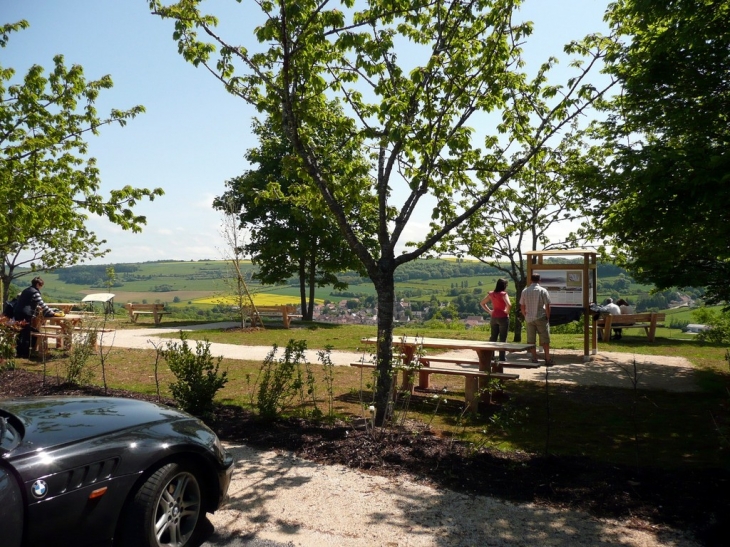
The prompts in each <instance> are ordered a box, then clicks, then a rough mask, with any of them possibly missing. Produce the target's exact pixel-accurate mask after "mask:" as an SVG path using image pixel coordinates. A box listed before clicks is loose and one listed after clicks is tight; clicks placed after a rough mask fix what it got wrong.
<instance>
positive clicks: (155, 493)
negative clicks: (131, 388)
mask: <svg viewBox="0 0 730 547" xmlns="http://www.w3.org/2000/svg"><path fill="white" fill-rule="evenodd" d="M232 472H233V459H232V457H231V456H230V455H229V454H228V453H227V452H226V451H225V450H224V449H223V447H222V446H221V444H220V441H219V440H218V437H217V436H216V434H215V433H213V431H211V430H210V429H209V428H208V427H207V426H205V425H204V424H203V423H202V422H201V421H199V420H198V419H196V418H194V417H192V416H190V415H188V414H186V413H184V412H181V411H178V410H175V409H172V408H168V407H165V406H163V405H158V404H153V403H147V402H142V401H136V400H132V399H118V398H106V397H35V398H23V399H5V400H0V545H2V546H3V547H20V546H23V547H31V546H35V545H43V546H56V545H58V546H66V545H69V546H70V545H73V546H85V545H114V546H115V547H131V546H134V547H148V546H149V547H163V546H174V547H184V546H187V545H191V544H193V542H195V541H197V537H196V536H197V533H196V532H198V531H199V529H200V528H201V526H200V525H201V522H203V521H204V520H205V513H206V512H213V511H215V510H216V509H218V507H220V505H221V504H222V503H223V501H224V499H225V497H226V492H227V490H228V484H229V482H230V479H231V474H232Z"/></svg>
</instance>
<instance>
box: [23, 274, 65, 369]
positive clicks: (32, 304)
mask: <svg viewBox="0 0 730 547" xmlns="http://www.w3.org/2000/svg"><path fill="white" fill-rule="evenodd" d="M44 284H45V283H44V281H43V279H41V278H40V277H34V278H33V280H32V281H31V282H30V287H28V288H27V289H25V290H24V291H23V292H21V293H20V296H18V300H17V301H16V302H15V305H14V306H13V317H14V318H15V320H16V321H25V325H23V327H22V328H21V329H20V332H19V333H18V341H17V345H16V356H17V357H21V358H26V359H27V358H28V357H30V345H31V333H32V332H38V331H37V329H34V328H33V326H32V322H33V318H34V317H36V316H39V315H41V314H42V315H43V316H44V317H54V316H55V314H54V313H53V311H51V308H49V307H48V306H47V305H46V303H45V302H43V297H42V296H41V288H42V287H43V285H44Z"/></svg>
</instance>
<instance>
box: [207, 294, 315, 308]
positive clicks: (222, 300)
mask: <svg viewBox="0 0 730 547" xmlns="http://www.w3.org/2000/svg"><path fill="white" fill-rule="evenodd" d="M252 296H253V302H254V304H255V305H257V306H283V305H285V304H291V305H293V306H297V305H299V301H298V300H297V299H296V298H294V297H292V296H287V295H281V294H269V293H256V294H253V295H252ZM193 302H194V303H195V304H226V305H230V306H235V305H237V300H236V298H235V297H234V296H231V295H220V296H209V297H207V298H197V299H195V300H193ZM315 302H317V303H318V304H321V303H322V302H323V301H322V300H315Z"/></svg>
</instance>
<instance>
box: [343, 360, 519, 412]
mask: <svg viewBox="0 0 730 547" xmlns="http://www.w3.org/2000/svg"><path fill="white" fill-rule="evenodd" d="M350 366H351V367H358V368H370V369H376V368H377V366H376V365H375V363H368V362H357V363H350ZM394 370H400V371H401V372H402V374H403V380H402V383H401V389H404V390H406V391H409V392H411V393H413V389H414V387H415V384H414V383H413V375H414V374H415V373H419V374H446V375H453V376H463V377H464V400H465V402H466V406H467V408H468V409H469V410H470V411H471V412H477V411H478V409H479V380H480V379H482V380H486V381H489V380H500V381H502V380H517V379H519V377H520V376H519V374H505V373H503V372H489V371H481V370H464V369H456V368H443V367H420V368H410V367H402V366H398V367H394ZM483 385H484V384H483ZM394 389H395V385H394Z"/></svg>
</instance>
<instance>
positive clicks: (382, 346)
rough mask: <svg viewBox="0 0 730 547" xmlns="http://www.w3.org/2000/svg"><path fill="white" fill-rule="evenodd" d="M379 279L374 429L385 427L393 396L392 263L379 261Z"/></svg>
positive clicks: (377, 281) (375, 280)
mask: <svg viewBox="0 0 730 547" xmlns="http://www.w3.org/2000/svg"><path fill="white" fill-rule="evenodd" d="M378 269H379V275H378V277H377V278H376V279H373V284H374V285H375V290H376V292H377V294H378V344H377V364H378V381H377V389H376V392H375V425H377V426H382V425H383V423H384V422H385V419H386V417H388V416H389V414H390V412H389V410H390V408H389V403H390V402H391V401H392V394H393V382H394V381H395V378H393V374H392V373H393V362H392V361H393V306H394V305H395V276H394V273H395V270H394V267H393V260H392V259H391V260H382V259H381V260H380V261H379V264H378Z"/></svg>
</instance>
